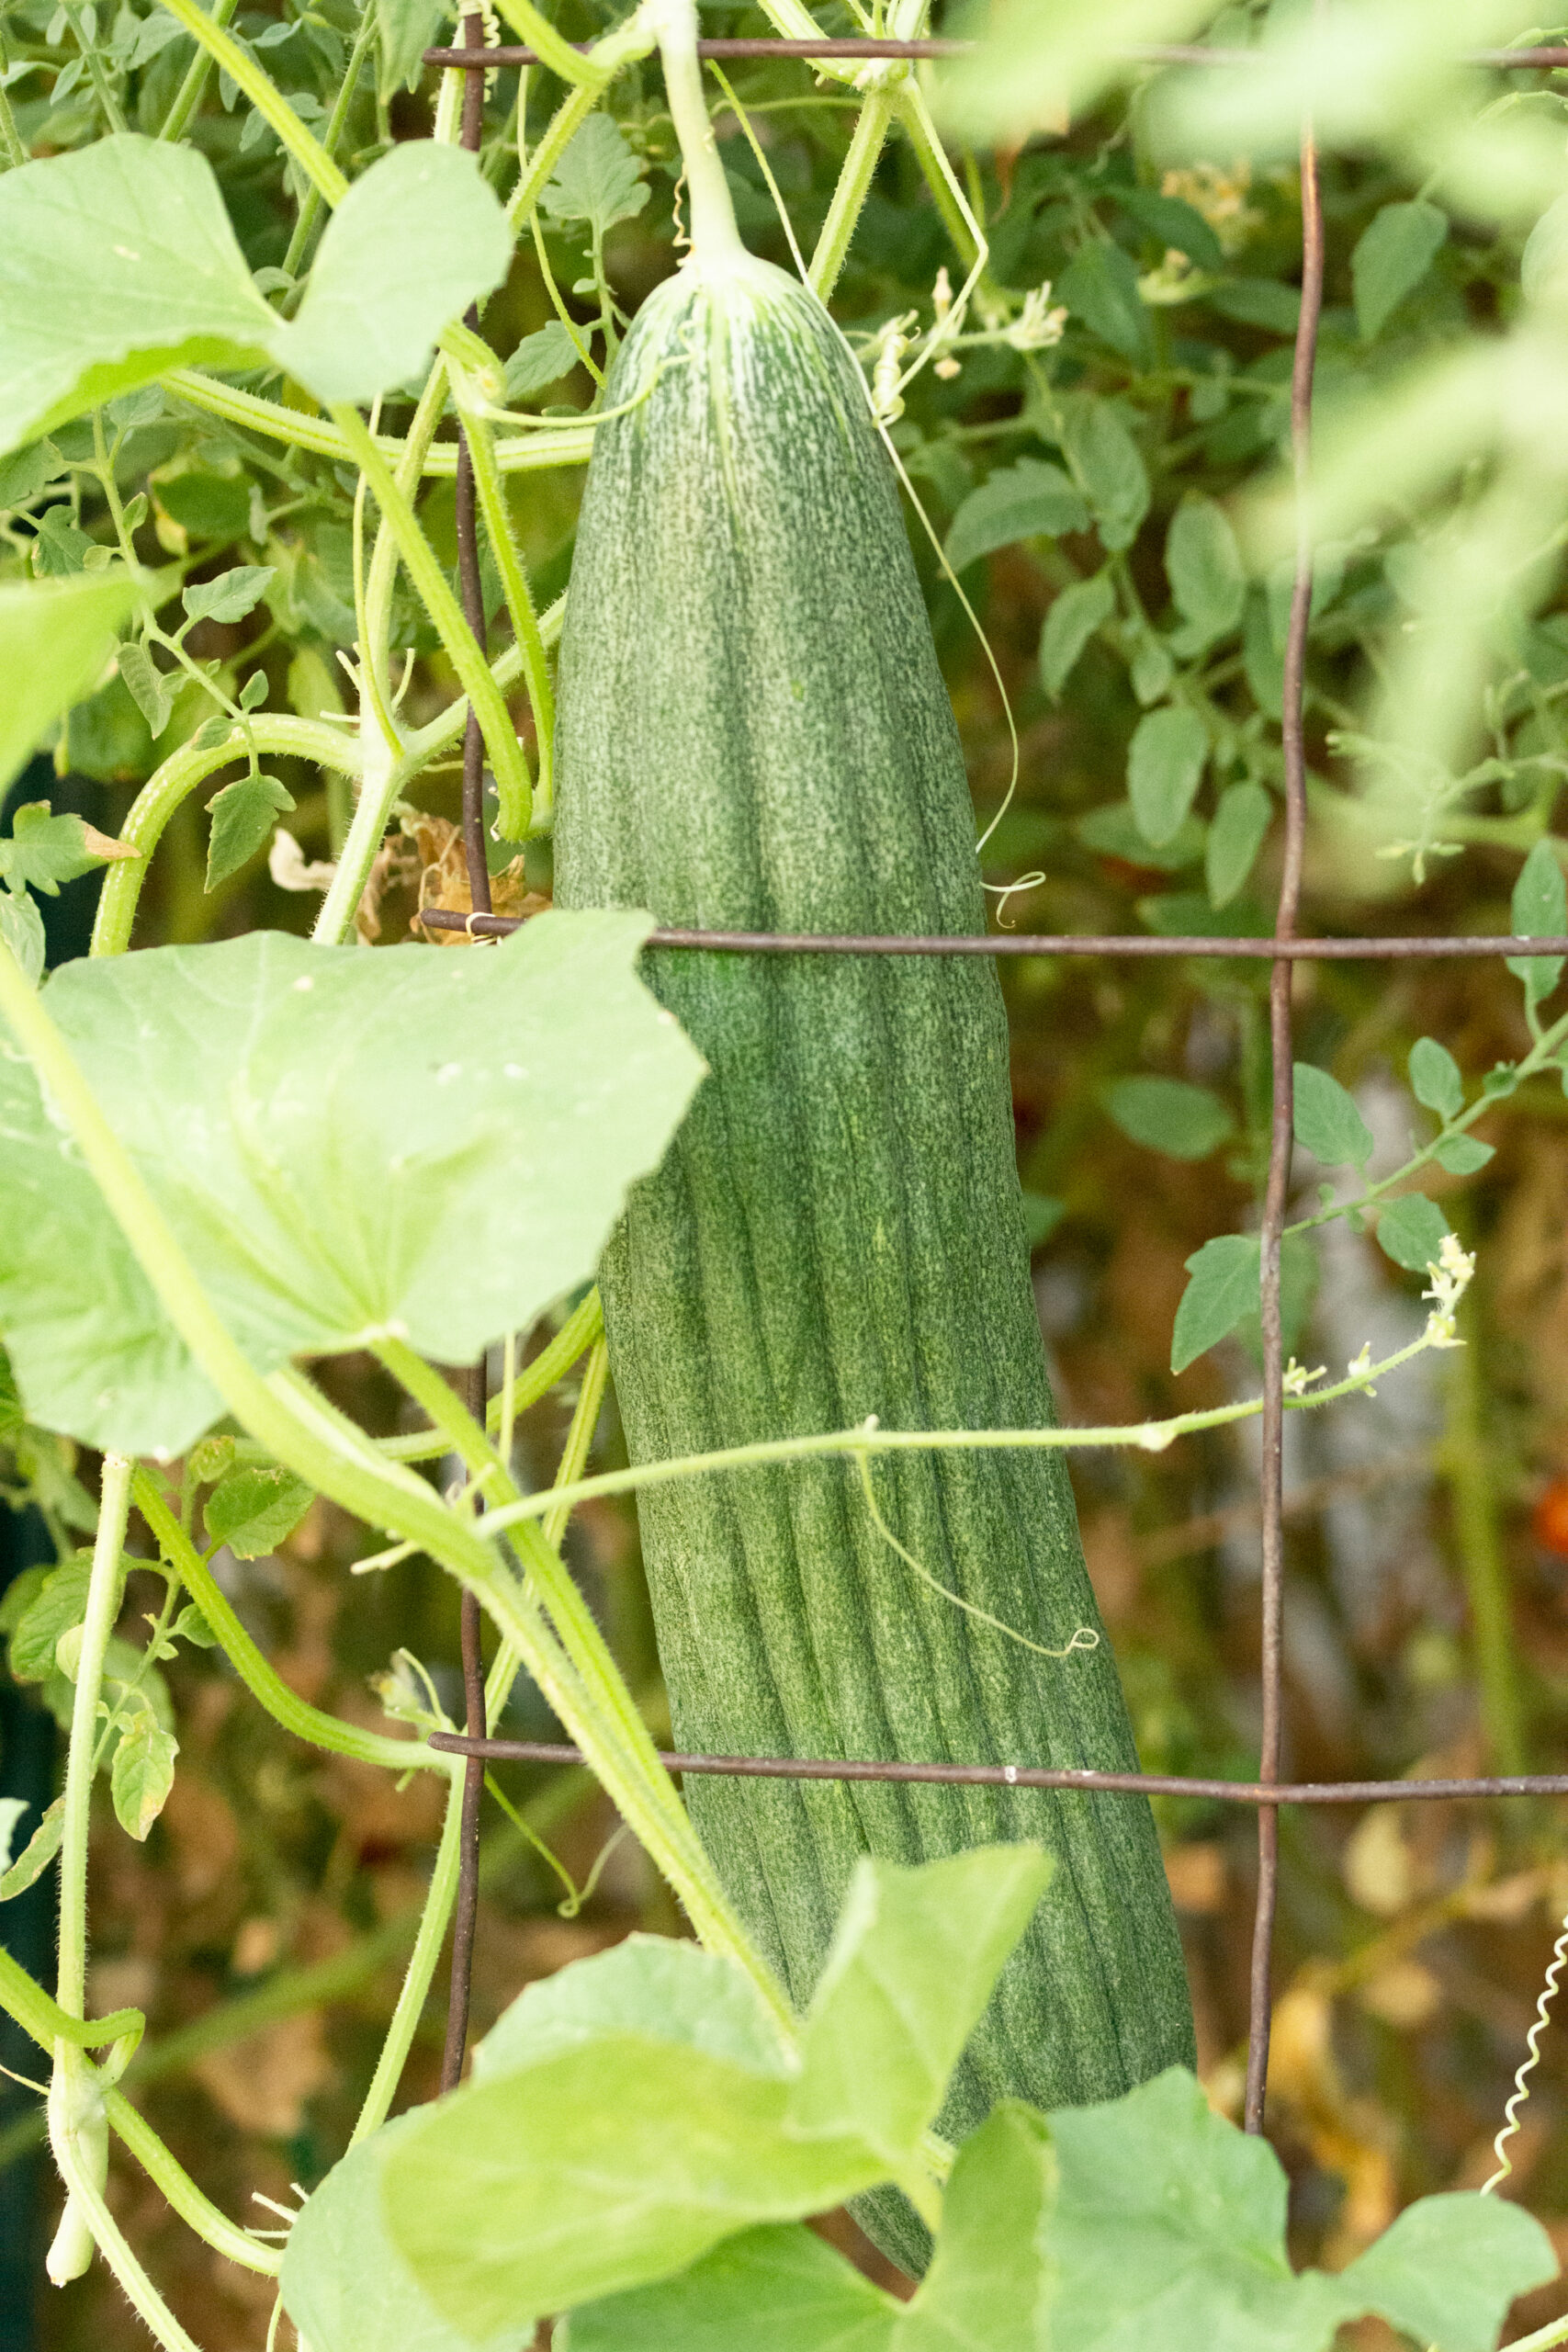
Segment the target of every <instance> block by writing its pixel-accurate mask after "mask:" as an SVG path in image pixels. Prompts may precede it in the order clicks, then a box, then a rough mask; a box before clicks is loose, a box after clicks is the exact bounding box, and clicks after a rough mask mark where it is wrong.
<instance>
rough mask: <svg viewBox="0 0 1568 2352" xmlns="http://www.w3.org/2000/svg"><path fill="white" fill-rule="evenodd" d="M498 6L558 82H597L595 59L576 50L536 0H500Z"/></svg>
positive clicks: (514, 30) (514, 29) (589, 83)
mask: <svg viewBox="0 0 1568 2352" xmlns="http://www.w3.org/2000/svg"><path fill="white" fill-rule="evenodd" d="M497 6H499V8H500V10H501V13H502V16H503V17H505V18H506V21H507V23H508V24H509V25H510V26H511V27H512V29H513V32H514V33H516V34H518V35H519V37H520V38H521V40H523V42H524V44H525V47H527V48H529V49H531V50H532V51H534V54H535V56H536V58H537V59H538V61H539V62H540V64H541V65H547V66H548V67H549V69H550V72H551V73H552V74H555V76H556V77H557V79H558V81H562V82H566V83H572V84H576V83H585V84H588V85H596V84H597V80H598V77H597V76H596V74H595V73H594V70H593V61H592V57H591V56H589V57H585V56H583V55H582V53H581V51H578V50H575V49H573V47H572V46H571V43H570V41H569V40H565V39H564V38H563V36H562V35H561V34H560V33H558V32H557V30H556V28H555V27H554V25H552V24H551V22H550V20H549V18H548V17H542V16H541V15H540V14H539V11H538V10H537V8H536V7H535V6H534V5H533V0H497Z"/></svg>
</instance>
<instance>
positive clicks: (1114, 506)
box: [1062, 393, 1149, 555]
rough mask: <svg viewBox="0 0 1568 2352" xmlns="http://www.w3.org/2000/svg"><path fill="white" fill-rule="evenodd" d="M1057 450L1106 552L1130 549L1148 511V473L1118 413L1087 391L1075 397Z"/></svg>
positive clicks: (1104, 401)
mask: <svg viewBox="0 0 1568 2352" xmlns="http://www.w3.org/2000/svg"><path fill="white" fill-rule="evenodd" d="M1062 448H1063V453H1064V455H1065V456H1066V460H1067V466H1068V469H1069V470H1070V472H1071V474H1072V477H1073V480H1074V481H1076V482H1077V486H1078V488H1079V489H1080V490H1081V491H1082V492H1083V494H1084V496H1085V497H1086V498H1087V499H1088V501H1089V506H1090V509H1091V511H1092V513H1093V515H1094V518H1095V521H1096V523H1097V524H1098V525H1099V526H1100V545H1101V546H1102V547H1103V548H1105V550H1106V552H1107V553H1108V554H1111V555H1114V554H1115V553H1116V552H1117V550H1118V549H1119V548H1130V547H1131V546H1132V544H1133V541H1134V539H1135V538H1136V537H1137V536H1138V526H1139V525H1140V524H1141V523H1142V521H1143V519H1144V517H1145V515H1146V514H1147V513H1148V511H1149V477H1148V471H1147V469H1146V468H1145V464H1144V460H1143V458H1142V457H1141V456H1140V454H1139V451H1138V445H1137V443H1136V442H1135V441H1134V438H1133V436H1132V435H1131V434H1130V433H1129V432H1128V430H1127V427H1126V425H1125V424H1123V423H1122V416H1121V413H1120V412H1119V411H1118V410H1117V409H1116V408H1115V407H1114V406H1113V405H1112V403H1111V401H1107V400H1099V399H1096V398H1095V397H1094V396H1093V395H1092V394H1089V393H1086V394H1083V395H1082V396H1080V397H1079V398H1077V399H1076V400H1075V401H1073V402H1072V403H1071V404H1070V406H1068V408H1067V412H1066V421H1065V423H1064V424H1063V427H1062Z"/></svg>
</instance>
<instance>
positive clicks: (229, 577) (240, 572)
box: [180, 563, 276, 623]
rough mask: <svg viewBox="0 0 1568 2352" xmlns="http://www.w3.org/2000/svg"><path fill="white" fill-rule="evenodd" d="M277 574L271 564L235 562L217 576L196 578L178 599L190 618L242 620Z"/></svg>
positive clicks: (260, 598) (262, 595)
mask: <svg viewBox="0 0 1568 2352" xmlns="http://www.w3.org/2000/svg"><path fill="white" fill-rule="evenodd" d="M275 578H276V572H275V571H274V569H273V566H272V565H271V564H267V563H237V564H236V565H235V566H234V568H233V570H232V571H220V573H219V575H218V577H217V579H216V580H198V581H197V582H195V583H194V584H193V585H192V586H191V587H189V588H186V590H185V591H184V593H183V594H182V596H181V599H180V601H181V603H182V604H183V605H184V606H185V608H186V614H187V615H188V616H189V617H190V618H191V619H192V620H193V621H222V622H225V623H228V622H231V621H243V619H244V617H245V615H246V614H247V613H250V612H254V610H255V608H256V606H257V605H259V604H260V603H261V600H262V598H263V597H264V596H265V594H266V590H267V583H268V582H269V581H271V580H273V579H275Z"/></svg>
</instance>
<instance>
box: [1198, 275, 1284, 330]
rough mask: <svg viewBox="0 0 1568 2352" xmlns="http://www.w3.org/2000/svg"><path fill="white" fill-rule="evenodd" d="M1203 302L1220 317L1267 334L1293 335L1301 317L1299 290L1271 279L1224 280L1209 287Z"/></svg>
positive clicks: (1242, 278)
mask: <svg viewBox="0 0 1568 2352" xmlns="http://www.w3.org/2000/svg"><path fill="white" fill-rule="evenodd" d="M1203 299H1204V300H1205V301H1206V302H1207V303H1208V305H1209V307H1210V309H1211V310H1214V311H1218V312H1219V313H1220V316H1221V317H1222V318H1224V319H1235V320H1238V321H1239V322H1240V323H1241V324H1242V325H1243V326H1248V327H1261V328H1262V329H1263V331H1264V333H1265V334H1280V335H1285V334H1295V331H1296V327H1297V324H1298V322H1300V319H1301V314H1302V298H1301V294H1300V292H1299V290H1298V289H1297V288H1295V287H1294V286H1281V285H1280V284H1279V283H1278V282H1277V280H1275V279H1274V278H1272V277H1232V278H1227V279H1226V281H1225V282H1224V285H1221V286H1213V287H1211V288H1209V290H1208V292H1207V293H1206V294H1205V295H1204V297H1203Z"/></svg>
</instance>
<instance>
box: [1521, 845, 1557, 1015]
mask: <svg viewBox="0 0 1568 2352" xmlns="http://www.w3.org/2000/svg"><path fill="white" fill-rule="evenodd" d="M1513 922H1514V935H1515V937H1516V938H1518V939H1561V938H1562V936H1563V934H1564V933H1568V892H1565V890H1564V887H1563V881H1562V866H1561V865H1559V864H1558V862H1557V853H1556V851H1555V850H1554V849H1553V848H1552V846H1551V842H1546V841H1542V842H1537V843H1536V845H1535V847H1534V848H1533V849H1532V850H1531V852H1530V854H1529V856H1528V857H1527V858H1526V860H1525V862H1524V864H1523V865H1522V866H1521V867H1520V868H1519V874H1518V879H1517V881H1516V883H1515V884H1514V899H1513ZM1508 969H1509V971H1510V972H1512V974H1513V976H1514V978H1516V979H1517V980H1522V981H1523V983H1524V990H1525V1000H1526V1002H1527V1003H1529V1004H1532V1005H1535V1004H1539V1003H1540V1001H1541V999H1542V998H1543V997H1549V996H1550V995H1551V991H1552V989H1554V988H1555V987H1556V986H1557V983H1558V981H1559V980H1560V979H1561V978H1562V956H1509V957H1508Z"/></svg>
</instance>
